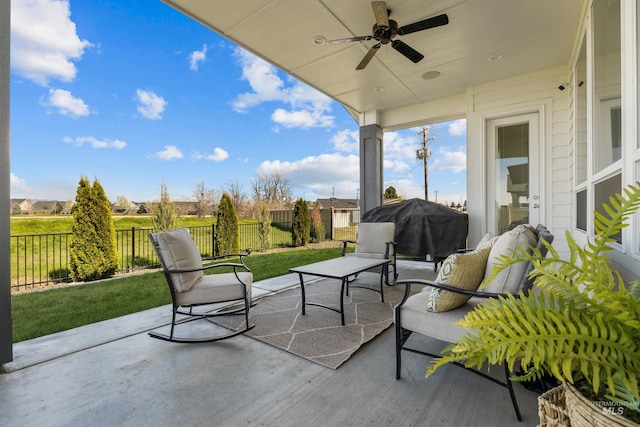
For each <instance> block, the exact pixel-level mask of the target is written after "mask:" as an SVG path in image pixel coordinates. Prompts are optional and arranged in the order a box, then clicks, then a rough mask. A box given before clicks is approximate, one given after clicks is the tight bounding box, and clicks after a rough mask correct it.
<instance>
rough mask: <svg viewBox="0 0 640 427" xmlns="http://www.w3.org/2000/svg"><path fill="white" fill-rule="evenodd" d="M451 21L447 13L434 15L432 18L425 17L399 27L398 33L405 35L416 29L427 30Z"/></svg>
mask: <svg viewBox="0 0 640 427" xmlns="http://www.w3.org/2000/svg"><path fill="white" fill-rule="evenodd" d="M448 23H449V17H448V16H447V15H446V14H442V15H438V16H434V17H432V18H427V19H423V20H422V21H418V22H414V23H413V24H409V25H404V26H402V27H400V28H399V29H398V34H400V35H405V34H411V33H415V32H416V31H422V30H427V29H429V28H434V27H440V26H442V25H447V24H448Z"/></svg>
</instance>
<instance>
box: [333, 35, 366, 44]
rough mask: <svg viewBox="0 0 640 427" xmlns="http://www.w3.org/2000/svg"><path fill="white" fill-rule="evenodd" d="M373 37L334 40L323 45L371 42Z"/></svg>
mask: <svg viewBox="0 0 640 427" xmlns="http://www.w3.org/2000/svg"><path fill="white" fill-rule="evenodd" d="M372 38H373V36H359V37H349V38H346V39H336V40H327V41H326V42H324V44H340V43H348V42H362V41H367V40H371V39H372Z"/></svg>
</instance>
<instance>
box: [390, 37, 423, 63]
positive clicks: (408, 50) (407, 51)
mask: <svg viewBox="0 0 640 427" xmlns="http://www.w3.org/2000/svg"><path fill="white" fill-rule="evenodd" d="M391 46H392V47H393V48H394V49H395V50H397V51H398V52H400V53H401V54H403V55H404V56H406V57H407V59H409V60H410V61H411V62H413V63H414V64H417V63H418V62H420V61H422V58H424V55H423V54H421V53H420V52H418V51H417V50H415V49H414V48H412V47H411V46H409V45H408V44H406V43H404V42H401V41H400V40H394V41H392V42H391Z"/></svg>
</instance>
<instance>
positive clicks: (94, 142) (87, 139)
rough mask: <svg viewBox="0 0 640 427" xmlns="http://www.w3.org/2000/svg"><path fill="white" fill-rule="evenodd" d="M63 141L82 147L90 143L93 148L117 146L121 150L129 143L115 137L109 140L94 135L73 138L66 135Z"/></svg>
mask: <svg viewBox="0 0 640 427" xmlns="http://www.w3.org/2000/svg"><path fill="white" fill-rule="evenodd" d="M63 141H64V142H66V143H68V144H74V145H75V146H77V147H82V146H83V145H84V144H89V145H91V147H93V148H97V149H100V148H115V149H117V150H120V149H122V148H124V147H126V145H127V143H126V142H124V141H121V140H119V139H114V140H108V139H102V140H100V139H97V138H94V137H93V136H77V137H75V138H71V137H68V136H65V137H64V138H63Z"/></svg>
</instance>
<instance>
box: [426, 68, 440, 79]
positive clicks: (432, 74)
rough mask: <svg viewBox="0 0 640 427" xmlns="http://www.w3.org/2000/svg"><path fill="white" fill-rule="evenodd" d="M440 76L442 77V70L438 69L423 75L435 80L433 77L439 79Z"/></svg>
mask: <svg viewBox="0 0 640 427" xmlns="http://www.w3.org/2000/svg"><path fill="white" fill-rule="evenodd" d="M438 77H440V71H436V70H432V71H427V72H426V73H424V74H423V75H422V79H423V80H433V79H437V78H438Z"/></svg>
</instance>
